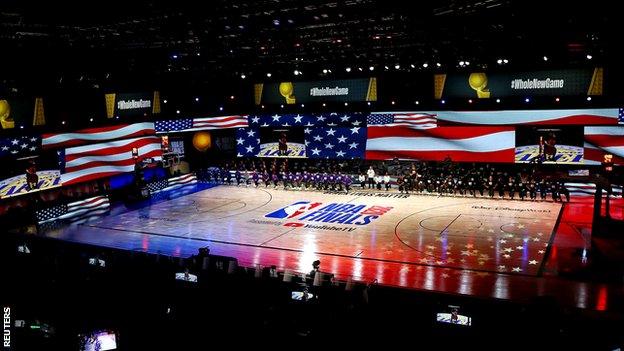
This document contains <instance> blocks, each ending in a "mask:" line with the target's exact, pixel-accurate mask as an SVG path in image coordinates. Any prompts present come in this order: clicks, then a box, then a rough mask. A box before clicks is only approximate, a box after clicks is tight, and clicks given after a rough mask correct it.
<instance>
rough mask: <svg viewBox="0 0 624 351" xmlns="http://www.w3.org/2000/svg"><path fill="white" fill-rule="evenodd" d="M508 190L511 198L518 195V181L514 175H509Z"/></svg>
mask: <svg viewBox="0 0 624 351" xmlns="http://www.w3.org/2000/svg"><path fill="white" fill-rule="evenodd" d="M507 192H508V193H509V198H510V199H511V200H513V199H514V197H515V196H516V181H515V179H514V178H513V177H509V180H508V181H507Z"/></svg>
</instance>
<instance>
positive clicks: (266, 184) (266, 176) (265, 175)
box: [262, 170, 271, 188]
mask: <svg viewBox="0 0 624 351" xmlns="http://www.w3.org/2000/svg"><path fill="white" fill-rule="evenodd" d="M262 181H263V182H264V187H265V188H268V187H269V184H271V176H270V175H269V172H267V171H266V170H265V171H264V173H262Z"/></svg>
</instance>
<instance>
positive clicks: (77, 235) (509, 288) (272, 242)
mask: <svg viewBox="0 0 624 351" xmlns="http://www.w3.org/2000/svg"><path fill="white" fill-rule="evenodd" d="M202 189H203V186H200V185H197V186H196V187H195V188H193V189H190V188H189V189H185V190H184V191H183V192H181V193H180V194H175V195H173V194H172V195H167V196H165V198H170V200H164V201H161V200H157V201H154V202H153V203H151V204H147V205H146V206H143V207H141V208H139V209H129V208H126V207H125V206H123V205H120V206H116V207H115V208H114V209H113V211H112V214H111V215H110V216H108V217H103V218H100V219H97V220H94V221H91V222H88V223H86V224H82V225H72V226H64V227H61V228H57V229H51V230H48V231H46V232H43V235H45V236H48V237H51V238H57V239H61V240H67V241H75V242H81V243H86V244H92V245H98V246H105V247H114V248H118V249H125V250H132V251H148V252H153V253H156V252H161V253H162V254H165V255H171V256H180V257H186V256H189V255H192V254H196V253H197V250H198V248H200V247H206V246H209V247H210V251H211V253H214V254H217V255H224V256H232V257H236V258H237V259H238V261H239V263H240V264H241V265H243V266H248V267H253V266H257V265H261V266H269V265H276V266H277V267H278V268H279V269H280V270H285V269H290V270H294V271H297V272H308V271H309V270H310V269H311V263H312V261H314V260H316V259H320V260H321V262H322V263H321V270H322V271H324V272H330V273H333V274H334V275H335V276H336V277H337V278H338V279H350V278H352V279H356V280H363V281H366V282H372V281H377V282H378V283H380V284H386V285H394V286H400V287H405V288H415V289H424V290H432V291H440V292H445V293H452V294H465V295H471V296H478V297H483V298H498V299H509V300H518V301H520V300H528V299H531V298H533V297H535V296H538V295H550V296H554V297H555V298H556V299H557V301H558V302H559V303H560V304H561V305H564V306H573V307H577V308H583V309H594V310H598V311H605V310H624V305H623V302H622V301H624V298H623V296H622V295H623V294H622V289H621V287H619V286H612V285H607V284H600V283H590V282H583V281H573V280H570V279H565V278H560V277H557V272H562V271H564V270H566V269H567V267H573V266H575V265H579V264H580V265H585V264H586V263H585V260H584V257H581V256H579V255H578V254H577V251H579V250H583V249H584V248H586V247H588V246H587V245H588V239H587V235H586V233H587V232H588V231H590V230H591V220H589V219H588V218H587V214H588V213H591V208H592V204H591V202H587V200H586V199H583V200H582V201H581V200H579V199H575V198H573V200H572V202H571V203H569V204H567V205H566V206H565V209H566V210H565V211H562V213H563V215H562V219H561V223H562V226H558V227H557V234H556V235H553V234H552V232H553V228H554V227H556V223H557V220H558V216H559V212H560V211H561V205H560V204H556V203H552V202H532V201H527V200H525V201H517V200H516V201H510V200H496V199H495V200H490V199H487V198H486V199H481V198H460V197H437V196H430V195H411V196H409V197H405V196H404V195H400V194H398V193H397V192H396V191H391V192H389V193H385V192H382V193H381V194H380V195H379V194H377V195H376V194H375V193H372V192H369V191H368V190H367V191H354V192H351V193H350V194H348V195H345V194H324V193H320V192H312V191H284V190H280V189H277V190H274V189H271V188H269V189H264V188H261V189H255V188H245V187H240V188H239V187H234V186H217V187H213V188H209V189H207V190H202ZM297 202H308V203H303V204H298V205H295V206H293V207H288V209H287V210H285V211H279V210H280V209H282V208H283V207H285V206H289V205H292V204H293V203H297ZM315 202H318V203H321V204H319V205H317V206H315V207H314V208H311V209H308V210H307V211H306V212H304V213H300V214H296V213H294V212H296V211H297V210H299V209H301V208H303V209H306V208H310V207H312V206H311V204H312V203H315ZM618 203H619V202H618ZM331 204H349V205H354V206H350V207H347V206H343V207H342V208H336V207H337V206H334V207H333V208H334V210H335V211H333V212H334V213H328V212H331V211H325V210H324V211H323V212H324V213H322V214H319V213H317V214H314V215H312V214H313V213H314V212H316V211H317V210H320V209H323V208H325V207H326V206H329V205H331ZM355 205H361V206H364V208H363V209H361V210H358V208H357V207H356V206H355ZM372 206H378V207H377V208H373V210H372V211H371V210H370V207H372ZM619 206H620V207H617V210H618V211H620V212H621V204H620V205H619ZM380 207H382V208H381V209H380ZM387 207H392V208H391V209H387ZM349 210H355V211H356V212H360V213H361V212H369V213H376V215H377V216H378V217H377V218H375V219H372V220H370V223H368V224H360V225H358V224H355V223H360V222H363V220H362V219H361V218H362V217H358V219H352V218H353V217H355V216H356V215H357V213H356V214H353V215H350V214H349V212H348V211H349ZM384 211H385V213H383V214H381V213H382V212H384ZM336 212H340V213H341V214H339V215H337V214H336ZM271 213H273V214H272V215H270V214H271ZM581 214H585V215H581ZM267 215H269V217H267ZM291 215H294V217H292V218H290V219H289V218H286V219H284V218H278V217H282V216H286V217H288V216H291ZM308 215H310V216H309V217H306V216H308ZM371 215H372V214H371ZM333 216H336V217H333ZM339 217H341V218H339ZM321 218H325V220H330V219H331V218H333V219H334V220H339V221H342V222H343V223H338V222H336V223H325V222H319V221H314V220H313V219H317V220H320V219H321ZM347 222H350V223H351V224H349V223H347ZM287 223H290V224H289V226H284V224H287ZM572 224H573V227H574V228H577V229H579V228H580V229H579V230H580V231H579V230H562V227H563V229H566V228H572ZM306 226H307V227H306ZM581 234H582V235H581ZM577 261H578V262H577ZM541 271H544V276H540V275H541V274H540V273H541ZM553 275H554V276H553Z"/></svg>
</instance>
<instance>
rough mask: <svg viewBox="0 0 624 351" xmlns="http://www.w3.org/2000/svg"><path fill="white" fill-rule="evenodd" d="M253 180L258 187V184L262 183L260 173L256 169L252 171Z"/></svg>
mask: <svg viewBox="0 0 624 351" xmlns="http://www.w3.org/2000/svg"><path fill="white" fill-rule="evenodd" d="M251 180H252V182H253V184H254V185H255V186H256V188H257V187H258V184H259V183H260V175H259V174H258V172H256V170H255V169H254V170H253V172H252V173H251Z"/></svg>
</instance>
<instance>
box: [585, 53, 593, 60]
mask: <svg viewBox="0 0 624 351" xmlns="http://www.w3.org/2000/svg"><path fill="white" fill-rule="evenodd" d="M585 57H586V58H587V59H588V60H591V59H592V58H594V57H593V56H592V55H590V54H587V56H585Z"/></svg>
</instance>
